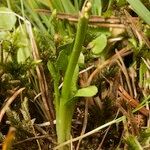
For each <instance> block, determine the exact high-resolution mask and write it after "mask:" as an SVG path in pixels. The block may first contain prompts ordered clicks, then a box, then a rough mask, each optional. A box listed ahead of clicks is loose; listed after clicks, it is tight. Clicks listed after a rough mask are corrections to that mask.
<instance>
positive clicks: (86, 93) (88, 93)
mask: <svg viewBox="0 0 150 150" xmlns="http://www.w3.org/2000/svg"><path fill="white" fill-rule="evenodd" d="M97 92H98V89H97V87H96V86H94V85H92V86H88V87H86V88H82V89H79V90H78V91H77V93H76V94H75V95H74V97H92V96H94V95H96V93H97Z"/></svg>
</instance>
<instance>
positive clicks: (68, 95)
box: [48, 2, 97, 150]
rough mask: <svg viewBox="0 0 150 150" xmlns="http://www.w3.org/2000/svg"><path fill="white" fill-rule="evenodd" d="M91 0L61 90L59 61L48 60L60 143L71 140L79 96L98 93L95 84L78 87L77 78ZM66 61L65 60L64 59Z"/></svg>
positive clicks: (69, 57) (79, 27)
mask: <svg viewBox="0 0 150 150" xmlns="http://www.w3.org/2000/svg"><path fill="white" fill-rule="evenodd" d="M90 9H91V2H87V3H86V4H85V5H84V7H83V8H82V10H81V13H80V14H79V15H80V16H79V21H78V24H77V33H76V37H75V41H74V45H73V49H72V52H71V54H70V55H69V56H68V65H67V68H66V71H65V75H64V80H63V86H62V89H61V90H59V81H60V74H59V67H60V66H59V67H58V66H57V62H55V63H53V62H50V61H49V62H48V68H49V71H50V73H51V76H52V78H53V80H54V96H55V98H54V99H55V109H56V131H57V137H58V144H61V143H63V142H65V141H66V140H69V139H70V137H71V134H70V131H71V121H72V116H73V112H74V107H75V104H76V101H77V98H78V97H91V96H94V95H95V94H96V93H97V88H96V87H95V86H89V87H85V88H82V89H77V86H76V84H77V79H78V73H79V66H78V59H79V56H80V53H81V51H82V46H83V42H84V39H85V35H86V31H87V26H88V20H89V12H90ZM62 61H65V60H62ZM60 149H61V150H67V149H69V145H68V146H65V147H62V148H60Z"/></svg>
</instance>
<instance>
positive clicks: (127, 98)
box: [118, 86, 150, 117]
mask: <svg viewBox="0 0 150 150" xmlns="http://www.w3.org/2000/svg"><path fill="white" fill-rule="evenodd" d="M118 94H119V96H121V97H122V98H123V99H124V100H125V101H126V102H127V103H129V104H130V105H131V106H132V107H133V108H136V107H137V106H139V105H140V103H139V101H138V100H135V99H133V98H132V97H131V96H130V95H129V94H128V93H127V92H126V91H125V89H124V88H123V87H122V86H119V90H118ZM139 112H140V113H141V114H143V115H144V116H146V117H148V116H149V113H150V111H149V110H148V109H146V108H145V107H142V108H140V109H139Z"/></svg>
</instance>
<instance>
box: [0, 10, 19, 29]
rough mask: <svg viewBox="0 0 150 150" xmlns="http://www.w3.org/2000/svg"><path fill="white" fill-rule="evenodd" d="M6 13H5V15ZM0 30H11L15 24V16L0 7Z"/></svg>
mask: <svg viewBox="0 0 150 150" xmlns="http://www.w3.org/2000/svg"><path fill="white" fill-rule="evenodd" d="M5 12H6V13H5ZM0 18H1V21H0V29H3V30H11V29H12V28H13V27H14V25H15V23H16V20H17V19H16V16H15V15H14V14H13V12H12V11H11V10H10V9H9V8H6V7H0Z"/></svg>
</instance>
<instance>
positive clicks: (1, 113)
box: [0, 88, 25, 122]
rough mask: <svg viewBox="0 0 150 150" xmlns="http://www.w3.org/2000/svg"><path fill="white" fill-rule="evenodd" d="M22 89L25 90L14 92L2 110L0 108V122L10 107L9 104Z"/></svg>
mask: <svg viewBox="0 0 150 150" xmlns="http://www.w3.org/2000/svg"><path fill="white" fill-rule="evenodd" d="M24 89H25V88H21V89H19V90H18V91H16V92H15V93H14V94H13V96H11V97H10V98H9V99H8V100H7V102H6V104H5V105H4V106H3V108H2V109H1V111H0V122H1V121H2V118H3V116H4V114H5V113H6V111H7V109H8V107H9V106H10V105H11V103H12V102H13V101H14V100H15V98H16V97H17V96H18V95H19V94H20V93H21V92H22V91H23V90H24Z"/></svg>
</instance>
